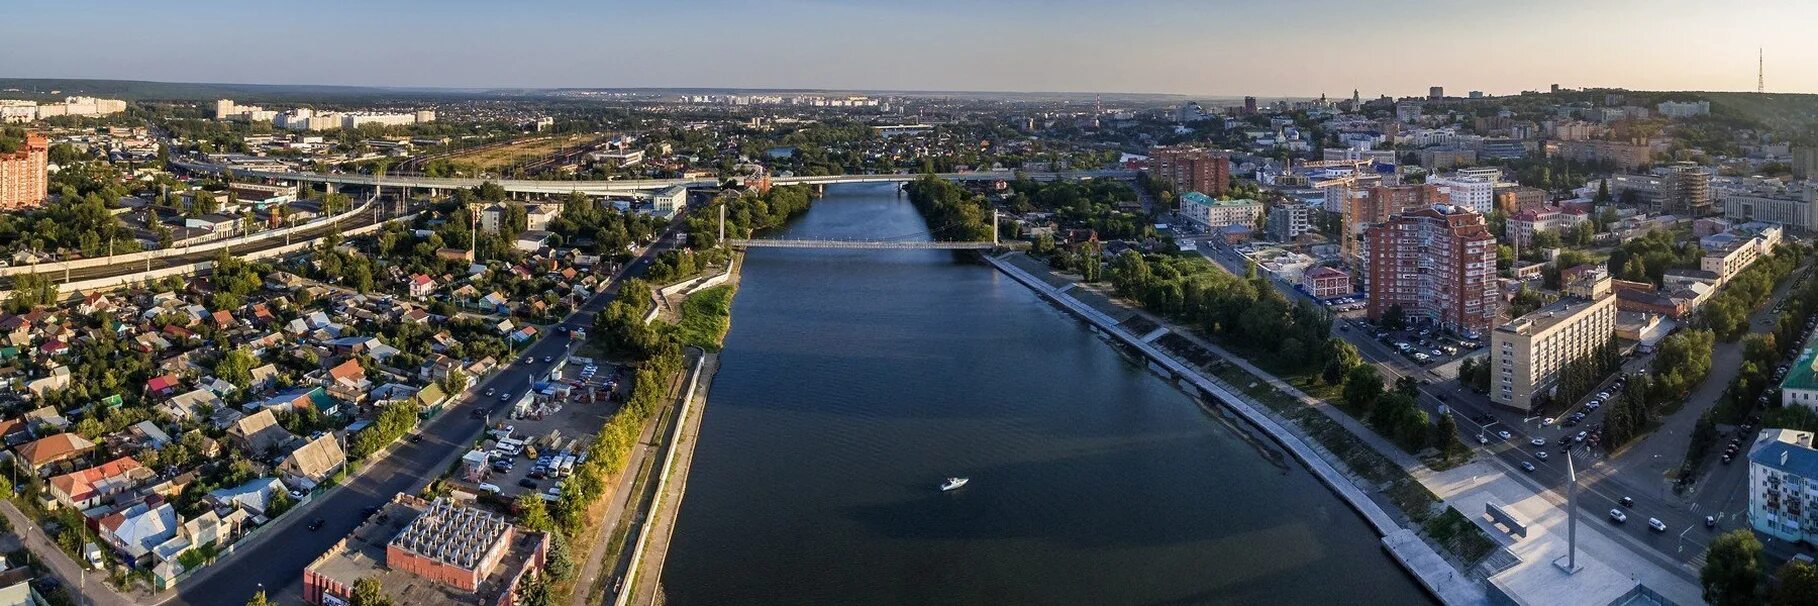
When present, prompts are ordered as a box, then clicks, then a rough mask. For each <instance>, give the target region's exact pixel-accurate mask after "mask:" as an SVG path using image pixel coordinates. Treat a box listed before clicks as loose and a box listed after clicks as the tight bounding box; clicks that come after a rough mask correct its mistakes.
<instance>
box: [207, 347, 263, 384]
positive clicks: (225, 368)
mask: <svg viewBox="0 0 1818 606" xmlns="http://www.w3.org/2000/svg"><path fill="white" fill-rule="evenodd" d="M258 362H259V359H258V358H255V357H253V355H252V352H249V351H247V350H245V349H243V348H242V349H235V350H233V351H229V352H227V353H226V354H224V355H222V356H221V360H220V361H219V362H216V363H215V377H216V378H218V379H221V380H223V381H227V382H229V383H233V384H234V385H235V386H238V387H239V388H241V389H245V388H246V387H247V386H249V385H252V369H253V366H254V365H256V364H258Z"/></svg>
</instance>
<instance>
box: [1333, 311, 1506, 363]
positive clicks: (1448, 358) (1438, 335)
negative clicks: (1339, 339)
mask: <svg viewBox="0 0 1818 606" xmlns="http://www.w3.org/2000/svg"><path fill="white" fill-rule="evenodd" d="M1352 305H1360V304H1356V303H1354V304H1352ZM1339 330H1341V331H1350V330H1359V331H1362V332H1364V333H1365V334H1368V335H1369V336H1370V338H1373V339H1376V340H1377V342H1380V343H1382V344H1383V345H1386V346H1388V347H1389V348H1391V349H1394V350H1395V351H1398V352H1400V353H1401V355H1402V356H1403V357H1405V358H1407V359H1408V360H1410V361H1413V362H1414V363H1415V364H1419V365H1421V366H1422V367H1429V368H1430V367H1434V366H1441V365H1444V364H1447V363H1450V362H1452V361H1455V360H1457V359H1459V358H1460V357H1462V356H1465V355H1468V354H1470V353H1471V352H1473V351H1476V350H1478V349H1482V348H1483V341H1482V340H1481V338H1472V337H1476V335H1455V334H1452V333H1450V332H1447V331H1444V330H1440V329H1438V328H1431V327H1425V326H1418V325H1416V326H1410V327H1408V328H1406V329H1403V330H1390V329H1386V328H1381V327H1378V326H1376V325H1375V324H1371V323H1370V321H1369V320H1365V319H1363V318H1357V319H1353V320H1351V321H1350V326H1344V325H1342V324H1341V325H1340V326H1339Z"/></svg>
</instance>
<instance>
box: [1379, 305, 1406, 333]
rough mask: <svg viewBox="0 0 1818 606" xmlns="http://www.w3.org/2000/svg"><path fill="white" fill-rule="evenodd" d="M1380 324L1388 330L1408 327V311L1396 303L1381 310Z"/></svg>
mask: <svg viewBox="0 0 1818 606" xmlns="http://www.w3.org/2000/svg"><path fill="white" fill-rule="evenodd" d="M1382 326H1383V328H1387V329H1389V330H1401V329H1404V328H1407V327H1408V312H1407V311H1406V310H1403V309H1402V308H1401V304H1399V303H1396V304H1393V305H1390V306H1389V309H1387V310H1384V311H1383V312H1382Z"/></svg>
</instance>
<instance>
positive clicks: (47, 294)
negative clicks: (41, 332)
mask: <svg viewBox="0 0 1818 606" xmlns="http://www.w3.org/2000/svg"><path fill="white" fill-rule="evenodd" d="M56 302H57V284H56V283H55V282H52V281H51V279H50V277H49V276H45V275H41V274H20V275H17V276H13V292H12V294H10V295H7V298H6V309H7V311H10V312H13V313H24V312H27V311H31V309H32V308H33V307H37V306H39V305H50V304H53V303H56Z"/></svg>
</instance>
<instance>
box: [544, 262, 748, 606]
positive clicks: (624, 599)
mask: <svg viewBox="0 0 1818 606" xmlns="http://www.w3.org/2000/svg"><path fill="white" fill-rule="evenodd" d="M742 258H743V255H738V254H734V255H733V256H732V259H731V263H730V266H729V267H728V268H727V269H726V271H725V272H724V273H723V274H720V275H718V276H715V277H714V279H715V282H714V284H716V285H715V286H710V287H706V288H703V289H700V290H697V291H694V292H692V293H691V294H689V295H688V296H687V298H686V299H683V300H682V302H681V304H680V305H678V306H677V307H678V308H679V311H680V317H679V318H678V319H677V330H678V331H679V336H680V338H681V340H682V341H683V342H684V343H687V344H689V345H691V346H694V347H697V348H700V349H701V351H702V355H701V357H700V358H699V359H697V360H696V362H695V365H694V368H693V370H692V371H691V372H690V373H689V377H688V380H687V383H686V387H685V388H684V390H683V391H682V393H681V394H680V397H679V399H678V401H677V403H676V406H677V411H676V413H675V415H674V416H673V419H674V420H673V423H672V427H673V429H672V431H671V433H670V434H669V437H668V438H667V439H666V440H663V441H661V442H656V443H653V444H652V446H654V447H657V448H661V449H662V451H663V455H662V459H661V461H660V466H659V467H656V469H658V470H659V471H658V472H657V476H656V483H655V486H654V489H652V490H650V491H648V492H647V493H646V491H643V490H636V489H633V490H632V494H633V495H637V496H629V497H627V503H626V505H627V506H629V505H631V504H630V503H629V500H630V499H632V498H638V499H641V500H642V501H643V502H642V504H641V506H640V507H641V509H640V510H639V511H641V513H642V515H641V516H640V517H638V518H636V519H634V520H631V521H630V522H629V524H628V525H625V524H621V526H622V527H623V528H625V529H632V528H635V529H637V536H636V538H635V539H634V541H635V542H633V543H632V551H631V553H630V558H629V560H628V561H623V562H622V563H621V561H622V560H625V558H623V557H622V556H623V554H618V555H615V556H614V557H613V558H612V561H613V564H612V565H611V566H609V567H608V568H607V569H608V570H610V571H612V572H611V574H606V575H600V576H599V578H598V579H597V580H595V581H594V582H592V583H591V585H592V586H593V587H596V588H601V589H603V590H595V591H590V592H588V595H586V596H575V598H576V599H575V600H574V604H575V605H576V606H579V605H580V604H602V603H605V598H607V597H609V596H611V597H613V600H612V603H613V604H615V605H618V606H624V605H625V604H655V603H657V602H658V601H659V600H660V597H661V593H662V588H661V580H662V573H663V564H664V562H665V560H666V559H667V557H668V554H669V541H670V538H671V537H673V536H674V533H675V518H676V514H677V512H678V511H680V510H681V506H682V496H683V494H684V493H685V492H686V490H687V486H688V472H689V470H690V468H691V467H692V466H693V463H694V445H695V443H696V442H697V438H698V436H699V434H700V424H701V416H702V415H703V413H704V411H705V410H706V407H707V406H706V404H707V393H708V388H709V386H710V385H711V384H712V378H713V375H714V374H715V373H716V372H718V370H719V356H718V355H717V354H715V353H712V352H717V351H718V350H719V348H720V344H721V341H722V340H724V339H725V337H726V332H727V331H728V330H730V328H731V312H732V299H733V297H734V296H735V295H736V294H737V292H738V285H739V266H740V264H739V261H740V260H741V259H742ZM703 379H705V380H703ZM696 402H698V403H699V404H698V405H697V404H696ZM640 475H645V477H643V478H641V479H640V481H639V482H638V483H637V485H638V486H642V485H643V483H644V482H645V481H647V480H648V479H649V478H648V476H647V475H646V474H640ZM627 509H628V510H629V507H627ZM615 534H617V532H615ZM615 538H617V537H615ZM614 542H615V543H616V542H618V541H616V540H615V541H614ZM616 550H617V548H612V549H606V550H603V551H616ZM601 555H605V554H601ZM594 570H595V574H598V572H597V571H598V570H599V565H598V564H596V565H595V567H594ZM609 577H610V578H611V581H610V585H608V584H607V583H605V581H607V580H608V578H609Z"/></svg>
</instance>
